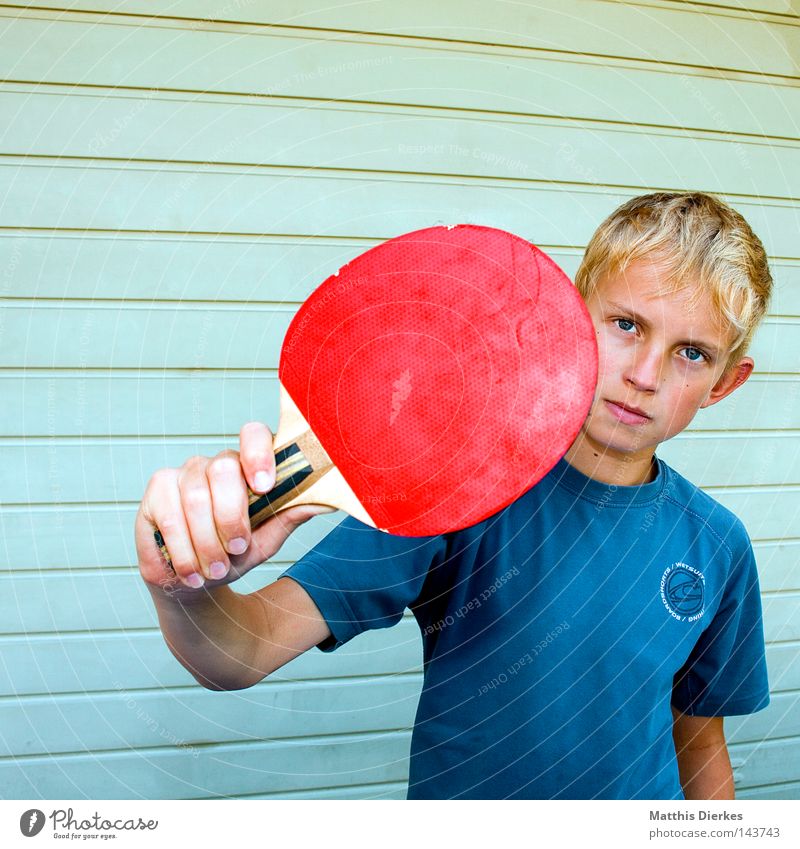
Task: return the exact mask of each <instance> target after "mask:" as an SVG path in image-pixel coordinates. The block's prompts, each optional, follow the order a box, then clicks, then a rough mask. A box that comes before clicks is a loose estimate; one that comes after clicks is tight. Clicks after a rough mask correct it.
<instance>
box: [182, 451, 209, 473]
mask: <svg viewBox="0 0 800 849" xmlns="http://www.w3.org/2000/svg"><path fill="white" fill-rule="evenodd" d="M206 463H208V457H203V456H202V455H200V454H195V455H193V456H192V457H189V459H188V460H186V461H185V462H184V464H183V466H182V468H183V469H187V470H194V469H198V468H202V467H203V466H205V465H206Z"/></svg>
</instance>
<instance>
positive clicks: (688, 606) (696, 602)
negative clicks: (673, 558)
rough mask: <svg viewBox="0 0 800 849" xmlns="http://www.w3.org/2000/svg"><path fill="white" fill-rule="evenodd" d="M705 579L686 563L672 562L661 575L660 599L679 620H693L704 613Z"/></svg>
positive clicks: (671, 614)
mask: <svg viewBox="0 0 800 849" xmlns="http://www.w3.org/2000/svg"><path fill="white" fill-rule="evenodd" d="M705 588H706V579H705V578H704V577H703V573H702V572H699V571H698V570H697V569H695V568H694V566H689V565H687V564H686V563H673V564H672V566H668V567H667V568H666V569H665V570H664V574H663V575H662V576H661V601H663V602H664V607H666V608H667V611H668V612H669V614H670V616H674V617H675V618H676V619H677V620H678V621H679V622H695V621H696V620H698V619H699V618H700V617H701V616H702V615H703V614H704V613H705V602H706V593H705Z"/></svg>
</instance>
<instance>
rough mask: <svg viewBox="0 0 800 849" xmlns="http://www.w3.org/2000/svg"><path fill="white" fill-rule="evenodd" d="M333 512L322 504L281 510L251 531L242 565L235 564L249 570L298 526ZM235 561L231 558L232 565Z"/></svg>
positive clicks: (275, 548)
mask: <svg viewBox="0 0 800 849" xmlns="http://www.w3.org/2000/svg"><path fill="white" fill-rule="evenodd" d="M335 512H336V508H334V507H326V506H325V505H322V504H298V505H296V506H294V507H289V508H287V509H286V510H281V511H280V513H278V514H277V515H275V516H272V517H271V518H270V519H267V521H266V522H264V524H263V525H261V526H259V527H258V528H257V529H256V530H255V531H253V534H252V536H251V541H250V548H249V549H248V551H247V552H245V554H243V555H242V563H241V564H240V563H238V562H237V563H236V565H237V566H243V567H245V568H251V567H252V566H254V565H256V564H257V563H263V562H264V561H265V560H269V559H270V558H271V557H274V556H275V554H276V553H277V552H278V550H279V549H280V547H281V546H282V545H283V544H284V543H285V542H286V540H287V539H288V538H289V537H290V536H291V534H292V533H293V532H294V531H295V530H296V529H297V528H299V527H300V525H302V524H304V523H305V522H307V521H308V520H309V519H311V518H312V517H314V516H321V515H322V514H323V513H335ZM236 561H237V558H235V557H234V558H231V562H232V563H233V562H236Z"/></svg>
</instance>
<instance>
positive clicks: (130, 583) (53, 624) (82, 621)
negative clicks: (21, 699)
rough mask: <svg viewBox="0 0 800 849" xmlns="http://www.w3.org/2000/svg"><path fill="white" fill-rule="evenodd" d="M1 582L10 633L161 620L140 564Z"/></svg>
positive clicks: (249, 584)
mask: <svg viewBox="0 0 800 849" xmlns="http://www.w3.org/2000/svg"><path fill="white" fill-rule="evenodd" d="M331 515H332V514H331ZM281 554H283V552H281ZM354 562H355V558H354ZM288 565H289V564H287V563H282V564H273V563H269V564H265V565H263V566H259V567H258V568H256V569H252V570H251V571H250V572H248V573H247V575H245V576H244V577H242V578H240V579H239V580H238V581H236V589H237V591H239V592H243V593H245V592H253V591H255V590H257V589H259V588H260V587H263V586H266V585H267V584H270V583H272V582H273V581H274V580H275V579H276V578H277V577H278V575H279V574H280V573H281V572H283V571H284V570H285V569H286V568H288ZM0 587H1V588H2V593H0V623H2V625H0V629H2V633H5V634H19V633H22V634H24V633H27V632H32V633H40V632H47V633H50V632H68V631H97V630H117V629H119V630H130V629H133V628H154V627H157V626H158V621H157V618H156V615H155V609H154V607H153V603H152V599H151V597H150V593H149V591H148V590H147V587H146V586H145V584H144V582H143V581H142V580H141V578H140V577H139V572H138V569H137V570H135V571H134V570H129V569H114V570H107V571H104V572H99V573H98V572H95V571H93V570H89V569H85V570H75V571H73V572H58V573H48V574H37V573H35V572H23V573H21V574H19V575H13V574H8V573H7V574H5V575H0Z"/></svg>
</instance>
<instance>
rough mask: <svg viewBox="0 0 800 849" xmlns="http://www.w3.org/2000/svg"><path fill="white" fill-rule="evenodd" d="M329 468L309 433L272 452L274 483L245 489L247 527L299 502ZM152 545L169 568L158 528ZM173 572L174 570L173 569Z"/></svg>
mask: <svg viewBox="0 0 800 849" xmlns="http://www.w3.org/2000/svg"><path fill="white" fill-rule="evenodd" d="M331 468H333V463H332V462H331V460H330V457H328V455H327V454H326V453H325V451H324V449H323V448H322V446H321V445H320V444H319V442H317V440H316V439H315V438H314V437H313V436H312V434H311V433H310V431H309V432H306V433H304V434H302V436H300V437H299V438H298V439H296V440H294V441H293V442H290V443H289V444H288V445H285V446H283V447H282V448H278V449H276V451H275V486H273V487H272V489H271V490H270V491H269V492H266V493H264V494H263V495H259V494H258V493H255V492H253V491H252V490H251V489H250V487H248V488H247V500H248V503H249V507H248V509H247V512H248V515H249V516H250V527H251V528H252V529H253V530H255V529H256V528H257V527H258V526H259V525H262V524H263V523H264V522H265V521H266V520H267V519H269V518H270V516H274V515H275V514H276V513H278V512H279V511H281V510H283V509H285V508H286V507H290V506H293V505H294V504H297V503H300V502H299V500H298V497H299V496H300V495H301V494H302V493H303V492H305V491H306V490H307V489H309V488H310V487H311V486H312V485H313V484H315V483H316V482H317V481H318V480H319V479H320V478H321V477H322V476H323V475H324V474H325V473H326V472H327V471H328V470H329V469H331ZM153 537H154V538H155V541H156V545H157V546H158V548H159V550H160V551H161V554H162V555H163V556H164V560H165V561H166V563H167V566H169V568H170V569H173V566H172V559H171V558H170V556H169V552H168V551H167V546H166V544H165V543H164V537H163V536H161V531H159V529H158V528H155V529H154V531H153ZM173 571H174V569H173Z"/></svg>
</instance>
